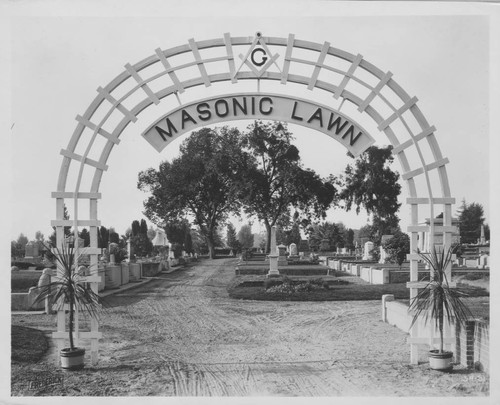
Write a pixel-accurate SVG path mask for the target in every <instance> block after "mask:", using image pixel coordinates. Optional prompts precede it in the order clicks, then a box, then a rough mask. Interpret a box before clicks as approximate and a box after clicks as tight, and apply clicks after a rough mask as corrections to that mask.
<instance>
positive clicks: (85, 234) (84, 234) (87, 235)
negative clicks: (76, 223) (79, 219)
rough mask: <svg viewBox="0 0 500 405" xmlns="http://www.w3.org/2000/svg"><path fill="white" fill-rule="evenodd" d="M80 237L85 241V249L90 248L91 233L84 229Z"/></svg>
mask: <svg viewBox="0 0 500 405" xmlns="http://www.w3.org/2000/svg"><path fill="white" fill-rule="evenodd" d="M78 236H79V237H80V238H82V239H83V247H88V246H90V233H89V231H88V230H87V228H83V229H82V230H81V232H80V233H79V234H78Z"/></svg>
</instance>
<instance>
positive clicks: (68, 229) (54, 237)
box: [49, 204, 72, 247]
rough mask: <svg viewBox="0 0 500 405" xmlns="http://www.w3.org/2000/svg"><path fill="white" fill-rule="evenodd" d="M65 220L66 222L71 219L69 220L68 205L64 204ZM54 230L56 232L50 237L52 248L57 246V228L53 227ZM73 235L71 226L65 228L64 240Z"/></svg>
mask: <svg viewBox="0 0 500 405" xmlns="http://www.w3.org/2000/svg"><path fill="white" fill-rule="evenodd" d="M63 219H66V220H68V219H70V218H69V213H68V208H67V207H66V204H64V212H63ZM52 229H53V230H54V231H53V232H52V234H51V235H50V236H49V243H50V245H51V246H53V247H55V246H56V227H55V226H53V227H52ZM71 234H72V232H71V226H65V227H64V238H65V239H66V238H67V237H68V236H70V235H71Z"/></svg>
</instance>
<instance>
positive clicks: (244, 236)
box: [238, 225, 254, 249]
mask: <svg viewBox="0 0 500 405" xmlns="http://www.w3.org/2000/svg"><path fill="white" fill-rule="evenodd" d="M238 240H239V242H240V244H241V247H242V248H243V249H251V248H252V247H253V242H254V236H253V233H252V227H251V226H250V225H243V226H242V227H241V228H240V230H239V232H238Z"/></svg>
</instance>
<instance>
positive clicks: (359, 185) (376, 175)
mask: <svg viewBox="0 0 500 405" xmlns="http://www.w3.org/2000/svg"><path fill="white" fill-rule="evenodd" d="M393 161H394V157H393V155H392V146H387V147H385V148H378V147H376V146H371V147H369V148H368V149H367V150H366V151H365V152H363V153H362V154H361V155H360V156H359V157H358V158H357V159H356V161H355V163H354V166H351V165H348V166H347V167H346V169H345V173H344V176H343V179H342V183H343V184H342V186H343V188H342V191H341V192H340V199H341V200H343V201H344V203H345V208H346V210H347V211H349V210H351V208H352V207H353V206H355V207H356V213H359V212H360V209H361V207H363V208H364V209H365V210H366V212H367V213H368V214H371V215H372V217H373V218H372V223H373V225H374V227H375V229H374V232H373V233H372V238H373V239H374V240H373V242H379V241H380V239H381V237H382V235H386V234H391V233H392V232H394V230H395V229H397V228H398V223H399V218H398V217H397V215H396V213H397V212H398V210H399V207H400V205H401V204H399V203H398V196H399V194H400V193H401V185H400V184H399V183H398V179H399V174H398V173H397V172H394V171H392V170H391V168H390V167H389V166H390V164H391V163H392V162H393Z"/></svg>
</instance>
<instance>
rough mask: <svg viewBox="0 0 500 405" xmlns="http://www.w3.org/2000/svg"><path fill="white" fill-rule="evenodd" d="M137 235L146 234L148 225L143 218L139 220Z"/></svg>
mask: <svg viewBox="0 0 500 405" xmlns="http://www.w3.org/2000/svg"><path fill="white" fill-rule="evenodd" d="M139 233H142V234H143V235H147V234H148V224H147V223H146V220H145V219H144V218H142V219H141V226H140V230H139Z"/></svg>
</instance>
